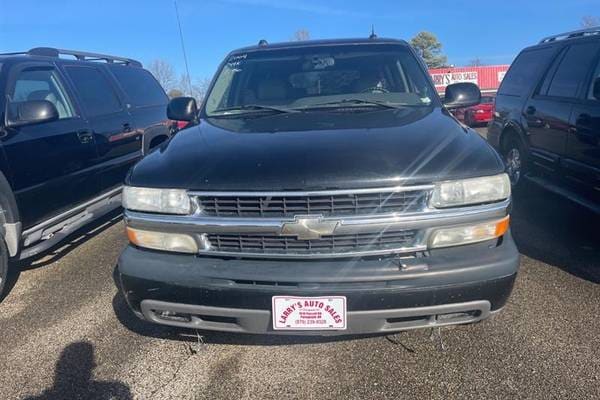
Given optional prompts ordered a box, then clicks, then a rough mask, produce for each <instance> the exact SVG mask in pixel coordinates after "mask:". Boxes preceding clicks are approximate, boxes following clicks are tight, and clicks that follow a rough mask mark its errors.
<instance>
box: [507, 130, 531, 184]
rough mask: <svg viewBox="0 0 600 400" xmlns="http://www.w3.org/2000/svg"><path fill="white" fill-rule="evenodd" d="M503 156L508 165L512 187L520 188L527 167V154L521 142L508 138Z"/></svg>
mask: <svg viewBox="0 0 600 400" xmlns="http://www.w3.org/2000/svg"><path fill="white" fill-rule="evenodd" d="M503 156H504V162H505V163H506V173H507V174H508V177H509V178H510V183H511V185H512V187H513V188H517V187H520V186H521V182H522V181H523V176H524V175H525V172H526V167H527V165H526V153H525V149H524V147H523V144H522V143H521V141H520V140H519V139H517V138H515V137H514V136H511V137H510V138H508V140H507V141H506V143H505V145H504V151H503Z"/></svg>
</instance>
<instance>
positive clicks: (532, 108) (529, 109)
mask: <svg viewBox="0 0 600 400" xmlns="http://www.w3.org/2000/svg"><path fill="white" fill-rule="evenodd" d="M525 112H526V113H527V114H529V115H533V114H535V112H536V109H535V107H534V106H529V107H527V108H526V109H525Z"/></svg>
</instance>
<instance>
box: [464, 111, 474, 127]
mask: <svg viewBox="0 0 600 400" xmlns="http://www.w3.org/2000/svg"><path fill="white" fill-rule="evenodd" d="M465 125H467V126H473V125H474V123H473V117H472V115H471V113H470V112H466V113H465Z"/></svg>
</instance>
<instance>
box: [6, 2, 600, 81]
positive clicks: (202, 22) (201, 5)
mask: <svg viewBox="0 0 600 400" xmlns="http://www.w3.org/2000/svg"><path fill="white" fill-rule="evenodd" d="M177 3H178V6H179V11H180V16H181V22H182V26H183V32H184V37H185V41H186V48H187V52H188V57H189V64H190V70H191V74H192V76H194V77H196V78H204V77H211V76H212V75H213V73H214V72H215V69H216V68H217V66H218V64H219V63H220V61H221V60H222V58H223V57H224V56H225V54H227V52H229V51H230V50H232V49H234V48H237V47H241V46H245V45H249V44H254V43H256V42H257V41H258V40H259V39H261V38H266V39H267V40H269V41H270V42H277V41H286V40H289V39H290V38H291V37H292V35H293V33H294V32H295V31H296V30H298V29H300V28H304V29H307V30H308V31H309V32H310V34H311V38H314V39H320V38H338V37H365V36H368V34H369V31H370V27H371V24H374V25H375V30H376V32H377V33H378V34H379V36H382V37H394V38H403V39H410V38H411V37H412V36H414V35H415V34H416V33H417V32H419V31H421V30H428V31H431V32H433V33H435V34H436V35H437V36H438V38H439V39H440V41H441V42H442V44H443V45H444V52H445V53H446V54H447V55H448V60H449V62H450V63H452V64H455V65H464V64H466V63H468V62H469V61H470V60H472V59H473V58H476V57H478V58H480V59H481V60H482V61H483V62H485V63H488V64H499V63H510V62H511V61H512V59H513V58H514V56H515V55H516V54H517V53H518V51H519V50H520V49H522V48H523V47H525V46H528V45H530V44H532V43H535V42H536V41H538V40H539V39H540V38H542V37H543V36H545V35H549V34H552V33H558V32H563V31H568V30H572V29H578V28H579V25H580V20H581V17H583V16H584V15H592V16H598V17H600V0H520V1H514V0H495V1H492V0H487V1H476V0H468V1H463V0H454V1H441V0H438V1H433V0H418V1H406V0H395V1H392V0H389V1H383V0H368V1H365V0H362V1H355V0H346V1H343V0H321V1H318V0H293V1H291V0H290V1H288V0H177ZM35 46H53V47H62V48H70V49H79V50H87V51H96V52H103V53H109V54H115V55H123V56H128V57H132V58H136V59H139V60H140V61H142V62H143V63H145V64H147V63H149V62H150V61H151V60H153V59H156V58H163V59H166V60H169V61H171V62H172V64H173V65H174V66H175V67H176V69H177V71H178V72H183V58H182V55H181V54H182V53H181V46H180V42H179V36H178V30H177V23H176V19H175V11H174V7H173V0H145V1H141V0H140V1H128V0H85V1H83V0H80V1H73V0H52V1H43V0H39V1H33V0H0V52H8V51H19V50H26V49H29V48H31V47H35Z"/></svg>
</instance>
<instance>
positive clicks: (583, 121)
mask: <svg viewBox="0 0 600 400" xmlns="http://www.w3.org/2000/svg"><path fill="white" fill-rule="evenodd" d="M591 122H592V117H591V116H590V115H589V114H579V116H578V117H577V121H576V123H577V125H590V124H591Z"/></svg>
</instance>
